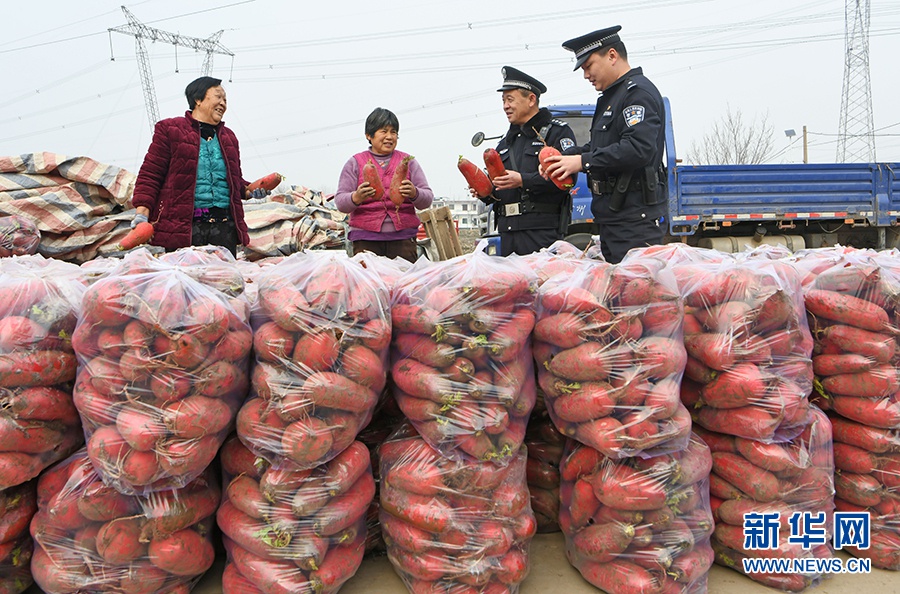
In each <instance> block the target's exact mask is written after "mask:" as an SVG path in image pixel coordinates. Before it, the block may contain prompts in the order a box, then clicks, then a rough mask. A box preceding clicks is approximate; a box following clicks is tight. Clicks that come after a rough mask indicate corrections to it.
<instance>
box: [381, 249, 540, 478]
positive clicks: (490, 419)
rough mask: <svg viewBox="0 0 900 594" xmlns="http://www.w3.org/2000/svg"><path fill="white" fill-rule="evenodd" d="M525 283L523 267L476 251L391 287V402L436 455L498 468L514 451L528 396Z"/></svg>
mask: <svg viewBox="0 0 900 594" xmlns="http://www.w3.org/2000/svg"><path fill="white" fill-rule="evenodd" d="M533 281H534V277H533V276H532V275H531V273H530V271H529V270H528V269H527V268H526V267H524V266H523V265H522V264H521V263H516V262H513V261H507V260H503V259H497V258H492V257H491V256H488V255H486V254H484V253H483V252H475V253H472V254H467V255H464V256H461V257H458V258H454V259H452V260H448V261H446V262H440V263H435V264H434V265H432V266H429V267H426V268H418V267H416V268H413V269H412V270H410V271H409V272H408V273H407V274H405V275H404V276H403V277H401V278H400V279H399V281H398V282H397V285H396V287H395V291H394V298H393V304H392V307H391V322H392V325H393V339H392V366H391V377H392V380H393V394H394V397H395V399H396V401H397V404H398V405H399V406H400V409H401V410H402V411H403V414H404V415H405V416H406V417H407V418H408V419H409V420H410V421H411V422H412V424H413V426H415V428H416V430H417V431H418V432H419V433H420V434H421V435H422V437H423V438H424V439H425V441H427V442H428V443H429V444H430V445H431V446H432V447H434V448H437V449H438V450H440V451H441V452H442V453H443V454H444V455H448V456H457V455H459V456H461V455H468V456H471V457H473V458H475V459H477V460H491V461H495V462H497V463H498V464H506V463H507V462H508V461H509V459H510V458H511V457H512V456H514V455H516V453H517V452H518V450H519V446H521V445H522V441H523V439H524V437H525V428H526V425H527V422H528V415H529V414H530V413H531V409H532V408H533V407H534V402H535V397H536V385H535V381H534V368H533V364H532V357H531V331H532V329H533V327H534V309H533V303H534V293H533Z"/></svg>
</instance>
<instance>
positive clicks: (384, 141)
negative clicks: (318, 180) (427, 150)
mask: <svg viewBox="0 0 900 594" xmlns="http://www.w3.org/2000/svg"><path fill="white" fill-rule="evenodd" d="M399 132H400V122H399V120H397V116H396V115H394V114H393V112H391V111H389V110H387V109H384V108H381V107H377V108H375V111H373V112H372V113H370V114H369V117H368V118H366V140H368V141H369V150H366V151H363V152H361V153H357V154H355V155H353V157H351V158H350V160H349V161H347V163H346V164H345V165H344V169H343V170H342V171H341V179H340V181H338V189H337V193H336V194H335V196H334V202H335V204H336V205H337V207H338V210H340V211H341V212H346V213H350V234H349V235H348V239H349V240H350V241H351V242H352V243H353V253H354V254H358V253H359V252H373V253H375V254H378V255H379V256H385V257H387V258H396V257H398V256H399V257H401V258H404V259H406V260H409V261H410V262H415V261H416V232H417V231H418V229H419V217H418V216H416V209H419V210H421V209H424V208H428V207H429V206H431V201H432V200H433V199H434V192H432V191H431V188H430V187H429V186H428V180H427V179H425V173H423V172H422V168H421V167H419V162H418V161H416V160H415V159H413V160H411V161H409V174H408V177H407V179H405V180H403V182H402V183H401V184H400V195H401V196H402V197H403V199H404V200H403V203H402V204H401V205H399V206H397V205H395V204H394V203H393V202H391V199H390V198H389V196H388V194H389V191H390V187H391V179H393V177H394V170H396V169H397V167H398V166H399V165H400V162H401V161H402V160H403V158H404V157H407V156H408V155H407V154H406V153H403V152H400V151H398V150H396V148H397V137H398V135H399ZM369 162H372V163H374V164H375V168H376V170H377V172H378V173H379V174H380V176H381V183H382V185H383V186H384V190H385V192H384V196H382V198H381V199H378V200H376V199H375V188H374V187H372V185H371V184H369V182H366V181H363V167H365V165H366V163H369Z"/></svg>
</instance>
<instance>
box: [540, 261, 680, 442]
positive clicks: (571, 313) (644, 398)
mask: <svg viewBox="0 0 900 594" xmlns="http://www.w3.org/2000/svg"><path fill="white" fill-rule="evenodd" d="M681 322H682V304H681V300H680V298H679V295H678V291H677V289H676V287H675V280H674V277H673V276H672V274H671V272H668V270H667V269H666V268H665V266H664V265H663V264H661V263H659V262H658V261H655V260H646V261H640V260H636V261H634V262H632V263H629V264H622V265H618V266H613V265H610V264H607V263H605V262H596V261H589V260H584V261H582V263H581V264H580V268H579V269H578V270H577V271H575V272H574V273H569V274H559V275H557V276H555V277H552V278H550V279H549V280H547V281H546V282H545V283H544V284H543V285H542V286H541V288H540V290H539V291H538V302H537V323H536V324H535V328H534V341H535V342H534V360H535V363H536V364H537V367H538V382H539V384H540V386H541V388H542V389H543V391H544V393H545V395H546V404H547V410H548V411H549V413H550V418H551V419H553V421H554V423H555V424H556V428H557V429H558V430H559V431H560V432H561V433H563V434H564V435H566V436H569V437H572V438H574V439H576V440H577V441H579V442H581V443H583V444H586V445H588V446H591V447H592V448H595V449H597V450H599V451H600V452H602V453H603V454H605V455H607V456H610V457H614V458H618V457H621V458H625V457H630V456H634V455H638V454H644V455H653V454H659V453H664V452H670V451H677V450H680V449H683V448H684V447H685V446H686V445H687V441H688V439H689V436H690V429H691V418H690V414H689V413H688V411H687V410H686V409H685V407H684V406H682V404H681V402H680V399H679V383H680V380H681V374H682V372H683V370H684V365H685V359H686V355H685V351H684V346H683V343H682V337H681Z"/></svg>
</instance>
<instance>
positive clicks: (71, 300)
mask: <svg viewBox="0 0 900 594" xmlns="http://www.w3.org/2000/svg"><path fill="white" fill-rule="evenodd" d="M83 292H84V285H83V283H82V281H81V278H80V271H79V269H78V267H76V266H73V265H71V264H66V263H63V262H59V261H56V260H45V259H44V258H42V257H40V256H24V257H21V258H17V259H16V260H5V261H4V262H3V266H2V269H0V490H3V489H7V488H9V487H13V486H15V485H19V484H22V483H24V482H26V481H28V480H30V479H32V478H34V477H36V476H37V475H38V473H39V472H40V471H41V470H43V469H44V468H46V467H47V466H49V465H50V464H52V463H53V462H55V461H57V460H60V459H61V458H64V457H65V456H67V455H69V454H70V453H71V452H72V451H74V450H75V449H76V448H78V447H79V446H80V445H81V443H82V442H83V440H84V435H83V433H82V431H81V422H80V420H79V418H78V412H77V411H76V410H75V407H74V405H73V403H72V380H74V379H75V369H76V359H75V354H74V352H73V349H72V340H71V337H72V333H73V332H74V330H75V321H76V315H77V312H78V307H79V304H80V302H81V295H82V293H83Z"/></svg>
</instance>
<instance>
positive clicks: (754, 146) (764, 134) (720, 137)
mask: <svg viewBox="0 0 900 594" xmlns="http://www.w3.org/2000/svg"><path fill="white" fill-rule="evenodd" d="M773 143H774V140H773V128H772V124H771V123H770V122H769V114H768V113H766V114H764V115H763V116H761V117H759V118H754V119H753V120H752V121H751V122H750V123H749V124H745V123H744V114H742V113H741V110H737V111H734V112H732V111H731V106H729V107H728V108H727V111H726V113H725V116H724V117H723V118H722V119H721V120H719V121H718V122H716V123H714V124H713V127H712V130H711V131H709V132H707V133H706V134H704V135H703V138H702V139H701V140H700V141H699V142H697V141H694V142H692V143H691V149H690V151H688V158H687V161H688V162H690V163H694V164H697V165H736V164H753V163H763V162H765V161H766V159H767V158H768V157H769V155H770V154H771V152H772V144H773Z"/></svg>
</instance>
